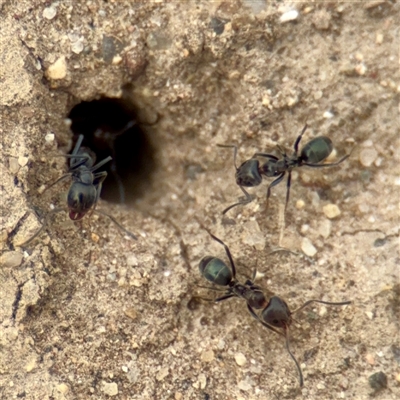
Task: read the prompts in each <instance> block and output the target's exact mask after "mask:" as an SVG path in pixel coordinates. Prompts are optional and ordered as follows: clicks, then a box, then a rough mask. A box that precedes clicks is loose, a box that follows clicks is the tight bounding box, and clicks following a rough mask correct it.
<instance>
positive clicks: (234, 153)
mask: <svg viewBox="0 0 400 400" xmlns="http://www.w3.org/2000/svg"><path fill="white" fill-rule="evenodd" d="M217 146H218V147H223V148H226V149H233V165H234V166H235V169H236V171H237V170H238V167H237V165H236V156H237V146H235V145H234V144H217Z"/></svg>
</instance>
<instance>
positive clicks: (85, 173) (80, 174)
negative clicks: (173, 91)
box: [20, 135, 137, 246]
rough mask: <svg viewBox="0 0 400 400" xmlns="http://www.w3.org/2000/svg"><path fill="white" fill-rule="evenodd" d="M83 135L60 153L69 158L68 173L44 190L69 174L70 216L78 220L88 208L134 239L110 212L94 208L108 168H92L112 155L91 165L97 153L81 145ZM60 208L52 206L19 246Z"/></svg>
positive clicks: (100, 164)
mask: <svg viewBox="0 0 400 400" xmlns="http://www.w3.org/2000/svg"><path fill="white" fill-rule="evenodd" d="M83 138H84V136H83V135H79V138H78V140H77V142H76V144H75V147H74V150H73V151H72V153H71V154H67V155H63V156H62V157H67V158H69V159H70V162H69V171H68V173H66V174H64V175H63V176H61V177H60V178H58V179H57V180H56V181H55V182H53V183H52V184H51V185H50V186H49V187H47V188H46V190H45V191H47V190H48V189H50V188H51V187H53V186H54V185H56V184H57V183H59V182H61V181H63V180H65V179H66V178H71V179H72V184H71V186H70V188H69V190H68V196H67V206H68V210H69V213H68V215H69V218H70V219H71V220H73V221H79V220H81V219H82V218H83V217H84V216H85V215H86V214H87V213H88V212H89V211H90V215H91V214H92V213H94V212H96V213H98V214H102V215H105V216H106V217H108V218H110V219H111V221H112V222H114V224H116V225H117V226H118V227H119V228H120V229H121V230H123V231H124V232H125V233H126V234H127V235H128V236H130V237H131V238H132V239H135V240H137V237H136V236H135V235H134V234H133V233H131V232H129V231H128V230H127V229H125V228H124V227H123V226H122V225H120V224H119V223H118V222H117V220H116V219H115V218H114V217H113V216H112V215H109V214H107V213H105V212H103V211H99V210H96V205H97V203H98V201H99V198H100V193H101V188H102V185H103V182H104V180H105V179H106V177H107V172H106V171H102V172H95V171H96V170H98V169H99V168H100V167H102V166H103V165H104V164H106V163H108V162H110V161H111V160H112V157H111V156H109V157H107V158H105V159H104V160H102V161H100V162H98V163H97V164H96V165H94V163H95V162H96V155H95V154H94V153H93V152H92V151H91V150H90V149H89V148H86V147H81V144H82V141H83ZM45 191H44V192H45ZM44 192H43V193H44ZM60 211H63V208H56V209H54V210H52V211H51V212H50V213H49V214H48V215H47V216H46V220H45V222H44V224H43V225H42V227H41V228H40V229H39V230H38V231H37V232H36V233H35V234H34V235H33V236H32V237H31V238H29V239H28V240H27V241H25V242H24V243H22V244H21V245H20V246H24V245H26V244H28V243H30V242H31V241H32V240H33V239H35V238H36V237H37V236H38V235H39V234H40V233H41V232H42V230H43V229H44V228H45V226H46V225H47V221H48V217H49V216H50V215H52V214H56V213H58V212H60Z"/></svg>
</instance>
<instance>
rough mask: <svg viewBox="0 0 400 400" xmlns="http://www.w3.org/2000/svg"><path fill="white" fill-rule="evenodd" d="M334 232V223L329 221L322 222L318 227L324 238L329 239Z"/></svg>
mask: <svg viewBox="0 0 400 400" xmlns="http://www.w3.org/2000/svg"><path fill="white" fill-rule="evenodd" d="M331 231H332V222H331V221H330V220H329V219H324V220H322V221H321V222H320V223H319V225H318V233H319V234H320V235H321V236H322V237H323V238H324V239H327V238H328V237H329V236H330V234H331Z"/></svg>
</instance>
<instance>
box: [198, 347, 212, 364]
mask: <svg viewBox="0 0 400 400" xmlns="http://www.w3.org/2000/svg"><path fill="white" fill-rule="evenodd" d="M201 361H204V362H211V361H214V352H213V351H212V350H206V351H203V353H201Z"/></svg>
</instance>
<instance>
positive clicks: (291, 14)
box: [279, 10, 299, 24]
mask: <svg viewBox="0 0 400 400" xmlns="http://www.w3.org/2000/svg"><path fill="white" fill-rule="evenodd" d="M298 16H299V12H298V11H297V10H290V11H287V12H285V13H283V14H282V15H281V17H280V18H279V21H280V22H281V23H282V24H283V23H285V22H290V21H294V20H296V19H297V17H298Z"/></svg>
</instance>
